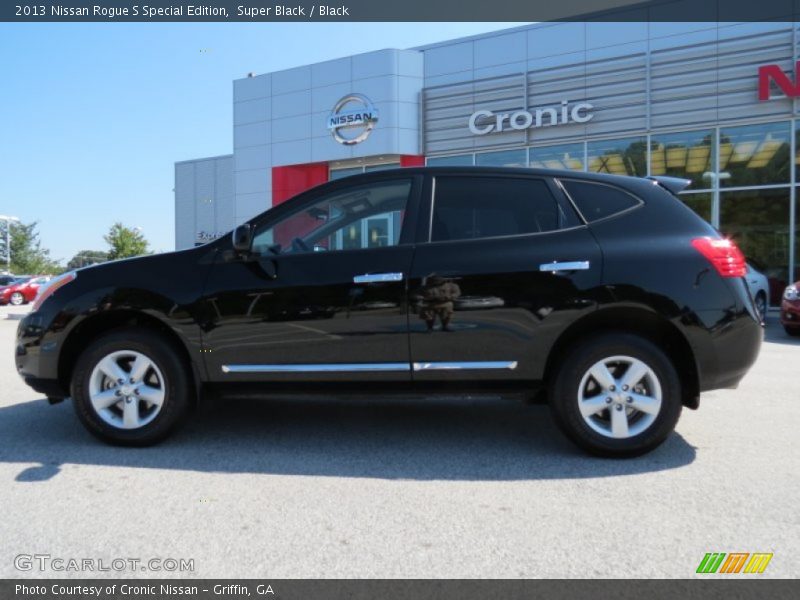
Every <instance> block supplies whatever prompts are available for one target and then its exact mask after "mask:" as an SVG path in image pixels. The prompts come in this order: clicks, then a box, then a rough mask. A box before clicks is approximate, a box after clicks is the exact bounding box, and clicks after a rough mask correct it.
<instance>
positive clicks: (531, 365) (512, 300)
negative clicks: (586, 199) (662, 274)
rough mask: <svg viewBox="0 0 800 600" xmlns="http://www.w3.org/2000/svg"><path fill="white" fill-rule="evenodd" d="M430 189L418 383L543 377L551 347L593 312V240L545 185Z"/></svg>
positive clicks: (418, 262)
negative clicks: (568, 327) (579, 318)
mask: <svg viewBox="0 0 800 600" xmlns="http://www.w3.org/2000/svg"><path fill="white" fill-rule="evenodd" d="M430 187H431V188H432V189H433V190H435V191H434V192H432V194H433V211H432V214H431V215H430V221H429V222H430V224H429V230H428V231H427V232H424V229H423V233H422V236H423V240H426V239H427V240H430V241H429V242H427V243H421V244H418V246H417V250H416V253H415V257H414V264H413V266H412V269H411V278H410V280H409V313H410V314H409V318H410V332H411V336H410V344H411V359H412V362H413V369H414V371H413V377H414V380H415V381H432V380H441V379H445V380H455V381H469V380H478V379H483V380H488V379H501V378H502V379H535V378H538V377H540V376H541V373H542V370H543V368H544V361H545V357H546V348H547V345H548V341H551V340H552V338H553V337H554V336H555V334H556V333H557V332H561V331H563V330H564V327H565V323H567V322H569V321H571V320H573V319H575V318H577V316H579V315H580V314H581V313H584V312H586V311H590V310H593V309H594V307H595V302H594V301H593V300H592V293H593V288H594V287H595V286H597V285H598V284H599V283H600V277H601V254H600V249H599V247H598V245H597V243H596V242H595V240H594V238H593V236H592V235H591V233H590V232H589V231H588V230H587V228H586V227H584V226H582V225H581V223H580V222H579V220H578V217H577V215H575V213H574V211H573V210H572V208H571V207H570V206H569V205H568V204H566V200H565V199H564V198H563V196H562V195H561V194H560V192H559V190H558V189H557V188H556V187H555V186H554V184H553V183H552V182H550V181H549V180H547V179H543V178H541V177H533V176H530V177H526V176H524V175H520V176H510V175H508V176H505V175H496V174H492V175H491V176H482V175H470V176H468V177H464V176H459V177H455V176H437V177H436V178H435V181H434V182H433V184H432V185H431V186H430ZM426 196H428V194H427V193H426ZM499 375H500V376H499Z"/></svg>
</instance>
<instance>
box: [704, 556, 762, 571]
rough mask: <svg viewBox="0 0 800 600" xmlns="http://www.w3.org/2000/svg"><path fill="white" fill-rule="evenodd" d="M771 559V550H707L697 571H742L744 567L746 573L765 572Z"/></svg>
mask: <svg viewBox="0 0 800 600" xmlns="http://www.w3.org/2000/svg"><path fill="white" fill-rule="evenodd" d="M726 556H727V559H726V558H725V557H726ZM748 557H749V558H750V560H747V559H748ZM771 560H772V553H771V552H755V553H753V554H750V553H749V552H731V553H730V554H725V552H707V553H706V555H705V556H704V557H703V560H701V561H700V565H699V566H698V567H697V573H716V572H717V571H719V573H720V574H722V573H725V574H731V573H741V572H742V568H744V573H763V572H764V570H765V569H766V568H767V565H768V564H769V562H770V561H771ZM723 561H724V562H723Z"/></svg>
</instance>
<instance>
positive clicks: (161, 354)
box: [72, 329, 191, 446]
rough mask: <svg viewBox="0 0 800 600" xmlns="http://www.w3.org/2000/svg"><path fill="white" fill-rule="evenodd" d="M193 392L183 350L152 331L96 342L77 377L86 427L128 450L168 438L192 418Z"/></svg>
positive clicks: (75, 388)
mask: <svg viewBox="0 0 800 600" xmlns="http://www.w3.org/2000/svg"><path fill="white" fill-rule="evenodd" d="M190 393H191V380H190V378H189V375H188V373H187V368H186V366H185V365H184V364H183V362H182V361H181V360H180V357H179V355H178V353H177V349H176V348H174V347H173V346H172V345H171V344H170V343H169V342H168V340H165V339H163V338H162V337H161V336H160V335H159V334H157V333H155V332H150V331H142V330H134V329H125V330H118V331H114V332H111V333H108V334H106V335H104V336H102V337H101V338H99V339H97V340H95V341H94V342H93V343H92V344H91V345H90V346H89V347H88V348H87V349H86V350H85V351H84V352H83V354H81V356H80V357H79V358H78V361H77V363H76V365H75V369H74V371H73V376H72V398H73V401H74V404H75V409H76V411H77V413H78V417H79V418H80V420H81V422H82V423H83V424H84V425H85V426H86V428H87V429H88V430H89V431H90V432H91V433H93V434H94V435H95V436H97V437H99V438H100V439H102V440H104V441H106V442H110V443H114V444H121V445H126V446H146V445H150V444H154V443H156V442H159V441H161V440H162V439H164V438H165V437H166V436H167V435H168V434H169V433H170V432H171V431H172V430H173V428H174V427H175V426H176V425H177V424H178V423H179V422H180V421H181V419H182V417H183V416H184V415H185V414H186V412H187V409H188V407H189V403H190Z"/></svg>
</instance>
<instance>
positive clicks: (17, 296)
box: [8, 292, 25, 306]
mask: <svg viewBox="0 0 800 600" xmlns="http://www.w3.org/2000/svg"><path fill="white" fill-rule="evenodd" d="M8 301H9V303H11V304H13V305H14V306H21V305H23V304H25V296H23V295H22V293H21V292H14V293H13V294H11V298H9V300H8Z"/></svg>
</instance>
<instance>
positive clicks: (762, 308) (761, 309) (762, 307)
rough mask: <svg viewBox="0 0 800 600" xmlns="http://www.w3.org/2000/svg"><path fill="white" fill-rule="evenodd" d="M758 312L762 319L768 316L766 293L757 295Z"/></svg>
mask: <svg viewBox="0 0 800 600" xmlns="http://www.w3.org/2000/svg"><path fill="white" fill-rule="evenodd" d="M755 301H756V310H757V311H758V314H759V316H760V317H762V318H764V317H766V316H767V295H766V294H765V293H764V292H758V293H757V294H756V298H755Z"/></svg>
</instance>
